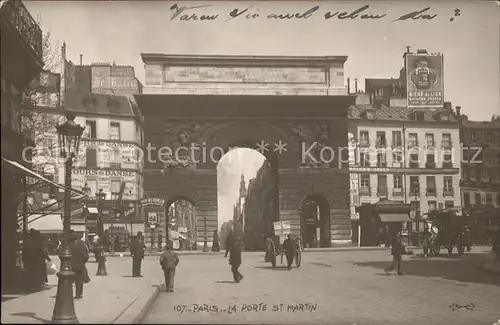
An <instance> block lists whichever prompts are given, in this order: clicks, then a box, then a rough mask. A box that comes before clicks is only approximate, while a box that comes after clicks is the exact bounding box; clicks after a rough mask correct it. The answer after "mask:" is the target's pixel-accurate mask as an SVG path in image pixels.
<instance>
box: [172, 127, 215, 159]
mask: <svg viewBox="0 0 500 325" xmlns="http://www.w3.org/2000/svg"><path fill="white" fill-rule="evenodd" d="M213 127H214V125H213V124H212V123H208V122H206V121H192V122H189V123H180V122H166V123H165V132H164V139H163V146H165V147H168V148H170V150H167V151H168V152H167V154H165V155H164V158H163V160H165V163H164V164H165V168H193V169H196V161H197V160H198V159H199V157H198V156H199V155H200V152H201V150H200V149H196V148H200V147H201V146H202V142H203V139H205V134H206V133H207V132H208V131H209V130H211V129H212V128H213Z"/></svg>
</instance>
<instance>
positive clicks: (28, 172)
mask: <svg viewBox="0 0 500 325" xmlns="http://www.w3.org/2000/svg"><path fill="white" fill-rule="evenodd" d="M2 160H3V161H5V162H6V163H7V164H9V165H10V166H12V167H14V168H16V169H17V170H19V171H20V172H22V173H23V174H24V175H25V176H30V177H35V178H37V179H39V180H41V181H44V182H46V183H48V184H50V185H53V186H55V187H57V188H60V189H62V190H65V189H66V188H65V187H64V186H62V185H59V184H57V183H55V182H53V181H51V180H48V179H46V178H45V177H43V176H41V175H39V174H37V173H35V172H34V171H32V170H30V169H29V168H26V167H25V166H23V165H21V164H20V163H18V162H16V161H12V160H9V159H6V158H4V157H2ZM71 192H72V194H73V195H75V196H86V194H85V193H83V192H80V191H78V190H75V189H71Z"/></svg>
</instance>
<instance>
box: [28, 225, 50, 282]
mask: <svg viewBox="0 0 500 325" xmlns="http://www.w3.org/2000/svg"><path fill="white" fill-rule="evenodd" d="M22 261H23V267H24V274H25V276H26V277H25V280H26V281H25V283H26V286H27V289H28V290H30V291H40V290H42V289H43V288H44V287H45V285H46V283H47V282H48V277H47V266H46V261H48V262H50V261H51V259H50V257H49V253H48V250H47V245H46V244H45V242H44V239H43V237H42V234H41V233H40V232H39V231H38V230H35V229H31V230H30V231H29V233H28V234H27V235H26V236H25V238H24V241H23V255H22Z"/></svg>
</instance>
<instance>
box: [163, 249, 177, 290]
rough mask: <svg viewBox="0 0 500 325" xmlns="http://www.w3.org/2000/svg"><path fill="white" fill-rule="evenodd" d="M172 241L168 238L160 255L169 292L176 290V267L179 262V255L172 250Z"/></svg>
mask: <svg viewBox="0 0 500 325" xmlns="http://www.w3.org/2000/svg"><path fill="white" fill-rule="evenodd" d="M172 246H173V244H172V242H171V241H170V240H167V242H166V243H165V251H164V252H163V253H162V254H161V256H160V265H161V268H162V270H163V275H164V276H165V286H166V291H167V292H174V278H175V268H176V267H177V264H179V256H178V255H177V253H175V252H174V251H172Z"/></svg>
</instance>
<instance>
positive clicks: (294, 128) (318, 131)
mask: <svg viewBox="0 0 500 325" xmlns="http://www.w3.org/2000/svg"><path fill="white" fill-rule="evenodd" d="M289 127H290V129H291V132H292V134H293V135H294V137H295V139H297V140H298V142H299V143H300V147H301V157H300V163H299V166H300V167H315V168H318V167H325V165H328V164H326V163H325V162H323V161H322V159H321V149H322V148H324V147H326V146H327V145H328V143H329V141H330V138H329V135H328V133H329V132H328V125H327V124H326V123H314V122H312V123H299V124H297V123H294V124H290V125H289ZM302 146H304V148H305V150H302ZM303 152H308V153H309V154H304V157H302V153H303ZM328 158H329V157H328Z"/></svg>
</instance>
